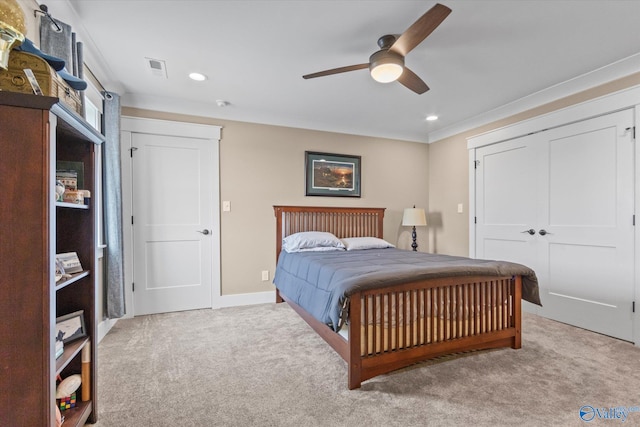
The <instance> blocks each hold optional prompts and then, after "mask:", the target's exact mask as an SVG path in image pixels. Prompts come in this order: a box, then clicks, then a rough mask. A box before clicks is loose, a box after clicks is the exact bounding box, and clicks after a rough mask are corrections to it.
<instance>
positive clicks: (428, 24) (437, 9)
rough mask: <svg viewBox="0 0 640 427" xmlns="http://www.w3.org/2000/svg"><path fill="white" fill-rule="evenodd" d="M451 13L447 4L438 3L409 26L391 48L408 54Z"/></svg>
mask: <svg viewBox="0 0 640 427" xmlns="http://www.w3.org/2000/svg"><path fill="white" fill-rule="evenodd" d="M450 13H451V9H449V8H448V7H447V6H444V5H441V4H440V3H438V4H436V5H435V6H433V7H432V8H431V9H429V10H428V11H427V12H426V13H425V14H424V15H422V16H421V17H420V18H418V20H417V21H416V22H414V23H413V25H411V26H410V27H409V28H407V30H406V31H405V32H404V33H402V35H401V36H400V37H398V39H397V40H396V41H395V43H393V45H391V47H390V48H389V50H391V51H394V52H396V53H399V54H400V55H402V56H406V55H407V53H409V52H411V50H412V49H413V48H414V47H416V46H418V45H419V44H420V43H422V41H423V40H424V39H426V38H427V36H429V34H431V33H432V32H433V30H435V29H436V28H437V27H438V25H440V24H441V23H442V21H444V19H445V18H446V17H447V16H449V14H450Z"/></svg>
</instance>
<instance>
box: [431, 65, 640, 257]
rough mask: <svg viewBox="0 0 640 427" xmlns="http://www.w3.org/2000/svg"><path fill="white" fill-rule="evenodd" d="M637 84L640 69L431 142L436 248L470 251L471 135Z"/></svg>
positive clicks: (455, 252)
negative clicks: (460, 206) (439, 218)
mask: <svg viewBox="0 0 640 427" xmlns="http://www.w3.org/2000/svg"><path fill="white" fill-rule="evenodd" d="M637 85H640V72H639V73H635V74H632V75H630V76H627V77H624V78H622V79H618V80H615V81H612V82H610V83H607V84H603V85H600V86H597V87H594V88H591V89H589V90H586V91H584V92H580V93H577V94H575V95H572V96H568V97H566V98H562V99H559V100H557V101H554V102H552V103H549V104H546V105H542V106H540V107H537V108H534V109H531V110H528V111H525V112H523V113H520V114H516V115H513V116H511V117H508V118H506V119H504V120H500V121H496V122H493V123H489V124H486V125H484V126H481V127H478V128H475V129H471V130H469V131H467V132H464V133H461V134H459V135H455V136H452V137H450V138H446V139H443V140H441V141H438V142H434V143H432V144H430V145H429V166H428V168H427V169H428V170H429V210H430V215H431V216H434V215H435V216H437V215H439V214H440V215H441V216H442V225H441V226H440V227H438V228H434V227H432V226H430V230H429V231H430V234H431V236H430V239H431V242H432V250H435V251H437V252H438V253H443V254H449V255H462V256H468V254H469V206H468V204H469V170H470V165H469V152H468V150H467V138H469V137H471V136H474V135H478V134H481V133H485V132H489V131H491V130H495V129H498V128H501V127H504V126H508V125H510V124H514V123H517V122H520V121H522V120H525V119H529V118H532V117H536V116H539V115H542V114H545V113H549V112H551V111H555V110H559V109H562V108H565V107H568V106H570V105H574V104H578V103H580V102H584V101H587V100H589V99H593V98H597V97H599V96H604V95H607V94H610V93H613V92H616V91H619V90H622V89H626V88H629V87H632V86H637ZM458 203H464V213H463V214H458V213H457V204H458ZM432 223H433V222H432ZM434 241H435V243H436V244H435V246H434V245H433V242H434Z"/></svg>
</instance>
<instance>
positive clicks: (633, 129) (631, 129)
mask: <svg viewBox="0 0 640 427" xmlns="http://www.w3.org/2000/svg"><path fill="white" fill-rule="evenodd" d="M624 130H625V131H627V132H629V131H631V139H632V140H634V141H635V140H636V127H635V126H629V127H628V128H624Z"/></svg>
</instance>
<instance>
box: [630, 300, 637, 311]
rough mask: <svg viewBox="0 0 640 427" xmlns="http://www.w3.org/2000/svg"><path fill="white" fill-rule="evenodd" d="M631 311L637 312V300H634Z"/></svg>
mask: <svg viewBox="0 0 640 427" xmlns="http://www.w3.org/2000/svg"><path fill="white" fill-rule="evenodd" d="M631 312H632V313H635V312H636V302H635V301H633V302H632V303H631Z"/></svg>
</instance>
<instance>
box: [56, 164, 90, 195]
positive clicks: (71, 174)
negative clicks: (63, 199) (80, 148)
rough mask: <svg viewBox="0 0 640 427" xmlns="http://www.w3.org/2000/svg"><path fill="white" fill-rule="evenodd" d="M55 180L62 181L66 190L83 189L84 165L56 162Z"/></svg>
mask: <svg viewBox="0 0 640 427" xmlns="http://www.w3.org/2000/svg"><path fill="white" fill-rule="evenodd" d="M56 179H59V180H60V181H62V183H63V184H64V185H65V187H66V188H69V189H72V190H77V189H79V188H84V163H83V162H71V161H67V160H58V161H56ZM65 179H68V181H65Z"/></svg>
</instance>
